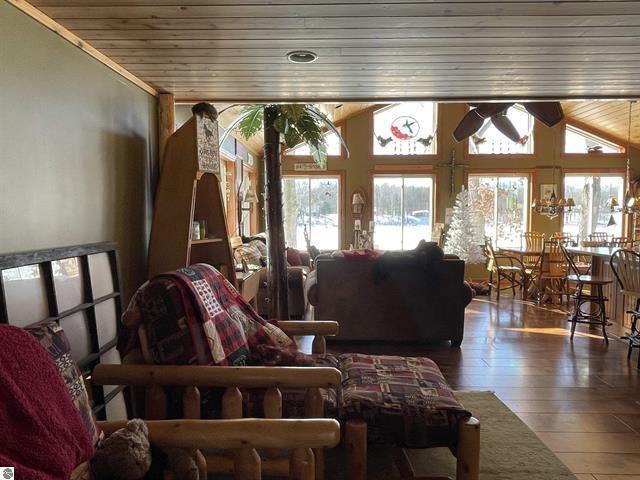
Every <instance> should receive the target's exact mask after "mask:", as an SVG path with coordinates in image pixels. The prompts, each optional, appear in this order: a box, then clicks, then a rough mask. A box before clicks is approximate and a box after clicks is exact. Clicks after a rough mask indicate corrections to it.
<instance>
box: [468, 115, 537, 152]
mask: <svg viewBox="0 0 640 480" xmlns="http://www.w3.org/2000/svg"><path fill="white" fill-rule="evenodd" d="M507 118H508V119H509V120H511V123H512V124H513V126H514V127H515V128H516V130H517V131H518V133H520V135H521V136H522V137H523V138H525V139H526V141H523V142H514V141H513V140H510V139H509V138H507V137H506V136H505V135H503V134H502V133H501V132H500V130H498V129H497V128H496V127H495V125H494V124H493V122H492V121H491V120H490V119H487V120H485V122H484V124H483V125H482V127H480V130H478V131H477V132H476V133H474V134H473V135H472V136H471V137H470V138H469V153H470V154H472V155H505V154H506V155H509V154H531V153H533V125H534V123H535V122H534V118H533V116H531V115H530V114H529V112H527V111H526V110H525V109H524V108H523V107H521V106H520V105H514V106H512V107H511V108H509V109H508V110H507Z"/></svg>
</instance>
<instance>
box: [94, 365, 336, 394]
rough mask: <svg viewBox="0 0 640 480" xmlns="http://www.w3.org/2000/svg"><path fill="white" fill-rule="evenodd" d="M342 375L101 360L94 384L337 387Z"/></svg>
mask: <svg viewBox="0 0 640 480" xmlns="http://www.w3.org/2000/svg"><path fill="white" fill-rule="evenodd" d="M341 381H342V375H341V373H340V371H339V370H338V369H336V368H331V367H210V366H201V365H116V364H106V363H101V364H99V365H96V367H95V368H94V369H93V373H92V382H93V384H95V385H141V386H143V385H161V386H194V387H238V388H273V387H277V388H337V387H338V386H339V385H340V383H341Z"/></svg>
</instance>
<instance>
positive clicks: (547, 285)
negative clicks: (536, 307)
mask: <svg viewBox="0 0 640 480" xmlns="http://www.w3.org/2000/svg"><path fill="white" fill-rule="evenodd" d="M562 248H563V246H562V244H561V243H560V242H558V241H556V240H547V241H545V242H544V243H543V247H542V253H541V256H540V272H539V273H538V278H537V280H538V282H537V283H538V303H544V302H545V301H546V300H547V298H548V299H550V300H551V302H552V303H553V301H554V298H556V297H559V298H560V303H561V304H562V303H563V297H564V296H565V295H566V296H567V299H568V298H569V290H568V287H567V262H566V260H565V256H564V254H563V251H562Z"/></svg>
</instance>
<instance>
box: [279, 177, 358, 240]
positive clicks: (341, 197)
mask: <svg viewBox="0 0 640 480" xmlns="http://www.w3.org/2000/svg"><path fill="white" fill-rule="evenodd" d="M286 177H302V178H307V177H311V178H312V177H330V178H336V177H337V178H338V249H339V250H340V249H342V248H344V239H345V236H344V231H345V228H346V226H345V218H346V217H345V210H344V209H345V205H346V200H345V195H346V185H345V177H346V175H345V171H344V170H322V171H317V172H314V171H308V172H306V171H305V172H299V171H296V170H283V171H282V180H284V179H285V178H286ZM283 195H284V194H283ZM282 201H283V203H284V196H283V199H282Z"/></svg>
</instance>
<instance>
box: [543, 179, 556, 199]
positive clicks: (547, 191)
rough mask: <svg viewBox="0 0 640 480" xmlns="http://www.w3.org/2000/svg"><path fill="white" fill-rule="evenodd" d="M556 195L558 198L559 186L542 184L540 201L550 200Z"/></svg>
mask: <svg viewBox="0 0 640 480" xmlns="http://www.w3.org/2000/svg"><path fill="white" fill-rule="evenodd" d="M553 194H555V196H556V198H557V197H558V185H557V184H555V183H541V184H540V200H550V199H551V195H553Z"/></svg>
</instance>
